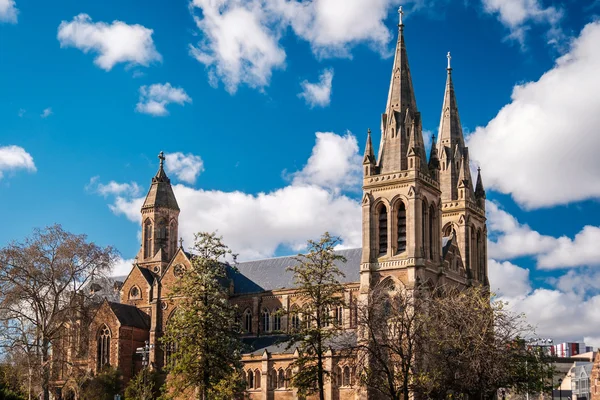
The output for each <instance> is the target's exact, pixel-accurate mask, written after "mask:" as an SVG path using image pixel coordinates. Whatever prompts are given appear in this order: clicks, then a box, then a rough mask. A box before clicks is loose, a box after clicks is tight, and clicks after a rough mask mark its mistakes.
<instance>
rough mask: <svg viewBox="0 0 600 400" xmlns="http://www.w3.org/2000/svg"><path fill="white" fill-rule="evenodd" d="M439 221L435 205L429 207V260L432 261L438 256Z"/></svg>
mask: <svg viewBox="0 0 600 400" xmlns="http://www.w3.org/2000/svg"><path fill="white" fill-rule="evenodd" d="M437 221H438V219H437V213H436V209H435V205H434V204H432V205H430V206H429V258H430V259H431V260H433V259H434V257H435V256H436V255H437V253H438V252H437V246H438V243H439V241H438V231H437V229H438V228H437V227H438V222H437Z"/></svg>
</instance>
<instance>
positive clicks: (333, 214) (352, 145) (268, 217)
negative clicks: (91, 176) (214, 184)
mask: <svg viewBox="0 0 600 400" xmlns="http://www.w3.org/2000/svg"><path fill="white" fill-rule="evenodd" d="M324 149H328V150H329V151H332V152H334V153H333V154H336V157H331V158H332V159H333V158H341V159H342V160H351V159H355V160H356V159H357V157H359V155H358V146H357V145H356V138H354V137H353V136H352V135H351V134H347V135H345V136H338V135H335V134H332V133H319V134H318V135H317V143H316V145H315V148H314V149H313V153H312V155H311V157H310V158H309V160H308V161H307V163H306V165H305V166H304V167H303V169H302V170H301V171H299V172H297V173H295V174H292V176H293V177H294V178H293V179H292V180H291V182H290V183H289V184H287V185H285V186H283V187H281V188H277V189H274V190H271V191H269V192H265V193H258V194H250V193H243V192H239V191H235V192H223V191H218V190H202V189H194V188H192V187H189V186H187V185H185V184H176V185H174V186H173V190H174V192H175V196H176V197H177V202H178V203H179V207H180V208H181V215H180V218H179V221H180V225H179V228H180V235H181V236H182V237H183V238H184V239H185V241H186V243H188V244H191V243H192V241H193V234H194V232H197V231H199V230H202V231H217V232H218V233H219V234H221V235H223V237H224V240H225V242H226V243H227V244H228V245H229V246H230V247H231V248H232V249H233V250H234V251H235V252H237V253H239V254H240V257H241V259H256V258H262V257H270V256H272V255H273V254H275V251H276V250H277V249H278V248H279V247H280V246H287V247H290V248H292V249H293V250H294V251H299V250H300V249H302V248H303V247H304V245H305V244H306V240H308V239H312V238H317V237H319V236H320V235H321V234H322V233H323V232H325V231H329V232H331V233H332V234H334V235H339V236H341V238H342V240H343V244H344V246H346V247H357V246H360V243H361V225H360V224H361V217H360V212H361V211H360V204H359V202H358V201H356V200H355V199H353V198H351V197H348V196H347V195H345V194H344V192H343V188H344V187H346V186H356V185H358V184H360V182H359V180H360V178H359V177H358V176H357V175H356V173H355V170H354V169H352V168H348V167H347V166H346V165H344V164H345V163H346V162H347V161H343V162H341V164H338V165H336V164H330V163H327V162H325V161H326V160H324V159H323V154H322V153H321V152H322V151H323V150H324ZM358 159H359V158H358ZM167 165H168V161H167ZM329 168H333V169H335V171H336V173H337V175H336V176H333V175H329V172H328V171H326V170H327V169H329ZM353 181H356V182H354V183H353ZM143 200H144V198H143V197H131V196H117V197H116V198H115V199H114V201H113V202H112V203H111V204H110V208H111V210H112V211H113V212H114V213H115V214H118V215H124V216H126V217H127V218H128V219H129V220H131V221H133V222H135V223H140V208H141V206H142V204H143ZM257 232H260V234H257Z"/></svg>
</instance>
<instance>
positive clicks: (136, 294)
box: [129, 286, 141, 299]
mask: <svg viewBox="0 0 600 400" xmlns="http://www.w3.org/2000/svg"><path fill="white" fill-rule="evenodd" d="M140 297H141V292H140V289H139V288H138V287H137V286H134V287H132V288H131V290H130V291H129V298H130V299H139V298H140Z"/></svg>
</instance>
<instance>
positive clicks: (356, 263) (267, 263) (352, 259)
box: [229, 248, 362, 294]
mask: <svg viewBox="0 0 600 400" xmlns="http://www.w3.org/2000/svg"><path fill="white" fill-rule="evenodd" d="M336 253H337V254H340V255H342V256H344V257H346V262H345V263H342V262H338V263H337V265H338V267H339V268H340V270H341V271H342V272H343V273H344V274H345V275H346V276H345V277H344V278H342V279H341V280H340V281H341V283H352V282H359V281H360V262H361V258H362V249H361V248H357V249H346V250H338V251H336ZM296 264H298V261H296V259H295V258H294V256H287V257H275V258H267V259H264V260H256V261H246V262H241V263H239V264H238V265H237V269H238V270H237V272H236V271H234V270H233V269H232V268H230V269H229V276H230V278H231V279H232V280H233V287H234V294H246V293H257V292H262V291H265V290H277V289H293V288H295V285H294V274H293V273H292V272H290V271H288V270H287V268H288V267H290V266H293V265H296Z"/></svg>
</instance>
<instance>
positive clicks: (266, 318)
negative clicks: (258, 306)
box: [261, 308, 271, 332]
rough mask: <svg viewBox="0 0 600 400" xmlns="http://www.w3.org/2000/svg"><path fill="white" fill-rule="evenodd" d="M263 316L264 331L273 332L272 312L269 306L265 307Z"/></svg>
mask: <svg viewBox="0 0 600 400" xmlns="http://www.w3.org/2000/svg"><path fill="white" fill-rule="evenodd" d="M261 317H262V327H263V332H271V313H269V310H268V309H267V308H263V310H262V314H261Z"/></svg>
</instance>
